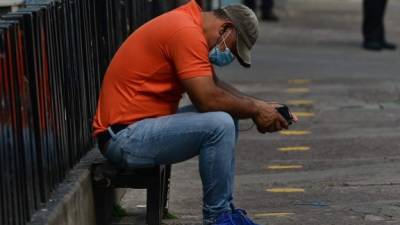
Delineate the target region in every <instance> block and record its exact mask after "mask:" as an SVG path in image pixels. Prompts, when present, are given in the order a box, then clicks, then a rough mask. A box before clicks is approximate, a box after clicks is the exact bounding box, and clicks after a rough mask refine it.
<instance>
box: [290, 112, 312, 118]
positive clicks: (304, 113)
mask: <svg viewBox="0 0 400 225" xmlns="http://www.w3.org/2000/svg"><path fill="white" fill-rule="evenodd" d="M293 114H295V115H296V116H297V117H313V116H315V114H314V113H312V112H293Z"/></svg>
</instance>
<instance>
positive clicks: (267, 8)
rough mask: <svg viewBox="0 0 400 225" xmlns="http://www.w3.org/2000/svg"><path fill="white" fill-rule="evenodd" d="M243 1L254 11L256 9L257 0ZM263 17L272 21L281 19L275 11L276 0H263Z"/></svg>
mask: <svg viewBox="0 0 400 225" xmlns="http://www.w3.org/2000/svg"><path fill="white" fill-rule="evenodd" d="M243 3H244V4H245V5H247V6H248V7H249V8H251V9H252V10H253V11H256V7H257V2H256V0H244V2H243ZM261 19H262V20H265V21H272V22H277V21H278V20H279V18H278V16H276V14H275V12H274V0H261Z"/></svg>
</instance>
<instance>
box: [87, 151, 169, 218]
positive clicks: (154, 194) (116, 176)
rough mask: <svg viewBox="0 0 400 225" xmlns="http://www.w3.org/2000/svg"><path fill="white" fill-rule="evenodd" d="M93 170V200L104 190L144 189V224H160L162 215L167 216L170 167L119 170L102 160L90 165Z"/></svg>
mask: <svg viewBox="0 0 400 225" xmlns="http://www.w3.org/2000/svg"><path fill="white" fill-rule="evenodd" d="M92 171H93V187H94V188H93V189H94V192H95V193H94V194H95V198H96V194H99V193H102V191H104V190H105V189H108V190H110V189H113V188H133V189H147V204H146V210H147V211H146V221H147V224H148V225H160V224H161V219H162V217H163V215H167V213H168V196H169V185H170V177H171V165H160V166H156V167H151V168H138V169H129V170H122V171H121V170H118V169H116V168H115V167H114V166H112V165H111V164H110V163H109V162H108V161H107V160H106V159H103V160H100V161H98V162H95V163H94V164H93V167H92ZM97 205H98V204H96V207H97ZM96 211H97V208H96ZM100 211H101V210H100ZM98 223H99V221H98Z"/></svg>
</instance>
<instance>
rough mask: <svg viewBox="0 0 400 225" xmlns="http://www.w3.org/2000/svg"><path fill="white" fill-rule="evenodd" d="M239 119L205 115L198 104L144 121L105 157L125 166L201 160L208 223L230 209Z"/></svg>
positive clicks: (131, 127)
mask: <svg viewBox="0 0 400 225" xmlns="http://www.w3.org/2000/svg"><path fill="white" fill-rule="evenodd" d="M237 124H238V123H237V121H235V120H233V118H232V117H231V116H230V115H229V114H227V113H225V112H207V113H199V112H197V110H196V109H195V108H194V107H193V106H186V107H183V108H181V109H179V111H178V113H177V114H174V115H169V116H163V117H158V118H150V119H144V120H141V121H138V122H135V123H133V124H131V125H129V126H128V127H127V128H125V129H123V130H121V131H120V132H118V133H117V134H116V135H115V134H114V133H112V131H111V130H110V129H108V130H109V132H110V133H111V136H112V139H111V140H110V142H109V144H108V148H107V151H106V154H105V157H106V158H107V159H108V160H109V161H110V162H111V163H113V164H114V165H116V166H118V167H120V168H143V167H152V166H155V165H160V164H174V163H178V162H182V161H185V160H188V159H190V158H192V157H194V156H197V155H198V156H199V170H200V177H201V180H202V184H203V217H204V224H207V225H208V224H212V223H213V222H214V221H215V219H216V217H217V216H218V215H219V214H221V213H222V212H224V211H228V210H230V204H231V203H232V200H233V196H232V193H233V186H234V175H235V165H234V164H235V145H236V141H237V137H238V125H237Z"/></svg>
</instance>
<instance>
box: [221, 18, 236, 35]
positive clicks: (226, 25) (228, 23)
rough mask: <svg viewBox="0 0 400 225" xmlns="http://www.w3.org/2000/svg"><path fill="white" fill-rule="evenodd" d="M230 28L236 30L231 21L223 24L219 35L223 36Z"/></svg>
mask: <svg viewBox="0 0 400 225" xmlns="http://www.w3.org/2000/svg"><path fill="white" fill-rule="evenodd" d="M229 28H234V26H233V23H232V22H230V21H226V22H225V23H224V24H222V26H221V28H220V30H219V34H220V35H222V34H223V33H225V32H226V31H227V30H228V29H229Z"/></svg>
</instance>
